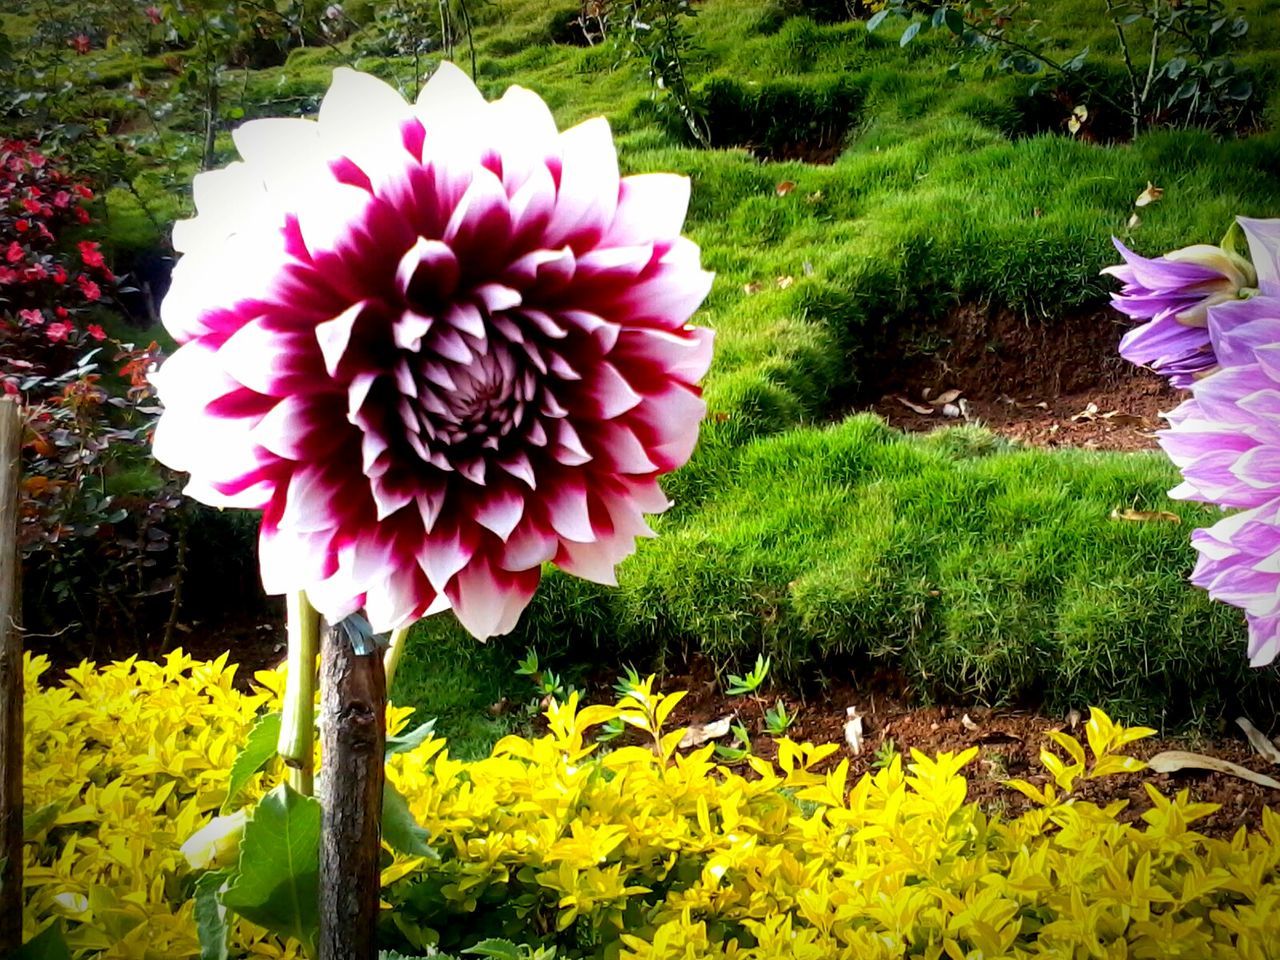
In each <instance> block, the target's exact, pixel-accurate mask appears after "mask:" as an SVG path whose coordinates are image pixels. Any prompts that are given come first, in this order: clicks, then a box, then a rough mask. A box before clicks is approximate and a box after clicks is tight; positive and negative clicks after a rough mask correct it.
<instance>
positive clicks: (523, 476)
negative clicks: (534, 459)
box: [498, 450, 538, 490]
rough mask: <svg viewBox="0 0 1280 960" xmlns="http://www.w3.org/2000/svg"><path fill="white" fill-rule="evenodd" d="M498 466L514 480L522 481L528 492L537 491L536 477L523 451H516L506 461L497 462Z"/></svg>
mask: <svg viewBox="0 0 1280 960" xmlns="http://www.w3.org/2000/svg"><path fill="white" fill-rule="evenodd" d="M498 466H500V467H502V469H503V470H505V471H506V472H507V473H509V474H511V476H513V477H515V478H516V479H518V480H523V481H524V482H525V484H526V485H528V487H529V489H530V490H535V489H537V486H538V484H537V475H536V474H535V473H534V472H533V465H532V464H531V463H530V462H529V458H528V456H526V455H525V453H524V451H523V450H518V451H516V452H515V453H514V454H512V455H511V456H509V457H507V458H506V459H503V460H499V461H498Z"/></svg>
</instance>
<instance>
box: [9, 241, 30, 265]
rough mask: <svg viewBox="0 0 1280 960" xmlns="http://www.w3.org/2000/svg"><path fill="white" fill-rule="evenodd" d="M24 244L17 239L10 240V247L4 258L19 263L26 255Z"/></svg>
mask: <svg viewBox="0 0 1280 960" xmlns="http://www.w3.org/2000/svg"><path fill="white" fill-rule="evenodd" d="M24 252H25V251H23V249H22V245H21V244H20V243H18V241H17V240H14V241H12V242H10V244H9V249H8V250H6V251H5V254H4V258H5V259H6V260H8V261H9V262H10V263H18V262H20V261H21V260H22V257H23V255H24Z"/></svg>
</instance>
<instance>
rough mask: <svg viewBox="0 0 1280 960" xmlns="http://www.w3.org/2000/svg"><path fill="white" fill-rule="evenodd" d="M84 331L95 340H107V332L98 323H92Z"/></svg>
mask: <svg viewBox="0 0 1280 960" xmlns="http://www.w3.org/2000/svg"><path fill="white" fill-rule="evenodd" d="M84 329H85V333H87V334H89V336H91V337H93V339H95V340H105V339H107V331H105V330H103V329H102V327H101V326H99V325H98V324H96V323H91V324H89V325H88V326H87V327H85V328H84Z"/></svg>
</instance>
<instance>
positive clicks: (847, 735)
mask: <svg viewBox="0 0 1280 960" xmlns="http://www.w3.org/2000/svg"><path fill="white" fill-rule="evenodd" d="M845 716H847V717H848V718H849V719H848V720H847V721H846V722H845V725H844V742H845V743H847V744H849V749H850V750H852V751H853V752H854V753H861V752H862V714H860V713H858V708H857V707H849V708H848V709H846V710H845Z"/></svg>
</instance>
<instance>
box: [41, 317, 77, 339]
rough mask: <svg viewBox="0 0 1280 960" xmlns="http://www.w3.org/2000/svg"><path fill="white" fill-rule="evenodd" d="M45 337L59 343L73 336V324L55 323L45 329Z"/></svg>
mask: <svg viewBox="0 0 1280 960" xmlns="http://www.w3.org/2000/svg"><path fill="white" fill-rule="evenodd" d="M44 335H45V336H46V337H48V338H49V339H50V340H52V341H53V342H54V343H58V342H60V341H62V340H65V339H67V337H68V336H70V335H71V324H69V323H62V322H61V321H55V322H54V323H51V324H49V325H48V326H47V327H45V328H44Z"/></svg>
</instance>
